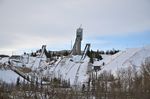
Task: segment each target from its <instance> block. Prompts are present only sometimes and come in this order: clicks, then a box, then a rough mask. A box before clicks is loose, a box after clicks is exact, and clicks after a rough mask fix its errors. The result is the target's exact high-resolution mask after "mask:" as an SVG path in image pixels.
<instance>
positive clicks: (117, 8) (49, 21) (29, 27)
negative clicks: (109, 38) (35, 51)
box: [0, 0, 150, 47]
mask: <svg viewBox="0 0 150 99" xmlns="http://www.w3.org/2000/svg"><path fill="white" fill-rule="evenodd" d="M149 5H150V1H149V0H44V1H41V0H2V1H1V2H0V36H1V37H2V35H4V34H5V36H6V35H9V34H11V36H9V39H7V40H5V39H3V40H1V41H2V42H0V43H1V44H0V45H1V47H4V46H7V45H8V47H9V45H12V46H13V45H14V44H16V46H19V44H20V43H23V44H25V43H26V39H28V40H29V41H32V38H34V39H36V40H37V39H38V41H36V42H39V43H40V41H41V40H45V41H47V42H48V41H50V43H51V42H53V43H55V42H56V41H57V42H56V43H58V41H59V40H64V42H65V41H67V39H69V40H70V39H71V40H72V39H74V36H75V30H76V28H77V27H79V25H80V24H83V28H84V37H85V38H86V37H88V36H91V37H93V36H98V35H118V34H119V35H128V34H129V33H131V32H134V33H136V32H140V31H145V30H150V28H149V27H150V6H149ZM13 35H17V38H21V39H22V41H20V43H18V42H19V40H20V39H17V41H16V40H14V38H16V37H13ZM11 37H12V38H11ZM61 38H62V39H61ZM54 41H55V42H54ZM62 42H63V41H62ZM5 43H6V45H5ZM28 43H29V45H30V46H32V45H33V44H35V43H32V42H31V43H30V42H28ZM36 44H37V43H36ZM63 44H64V43H63ZM24 47H27V44H26V46H24ZM28 47H29V46H28Z"/></svg>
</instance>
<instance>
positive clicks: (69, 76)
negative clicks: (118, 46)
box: [0, 46, 150, 85]
mask: <svg viewBox="0 0 150 99" xmlns="http://www.w3.org/2000/svg"><path fill="white" fill-rule="evenodd" d="M81 57H82V56H81V55H72V56H67V57H59V58H58V59H57V60H56V61H54V60H53V61H51V62H49V63H47V62H46V58H45V56H43V57H42V56H41V57H31V56H30V57H28V56H24V57H23V60H22V63H14V64H16V66H22V65H23V64H24V65H25V66H26V67H28V68H31V69H32V71H35V72H36V76H37V77H38V78H39V79H40V78H41V77H43V76H45V77H50V78H51V77H61V78H62V79H65V80H70V84H71V85H76V84H78V85H79V84H82V83H84V82H86V81H87V79H88V77H89V74H88V71H89V68H91V67H92V65H91V64H90V65H89V57H87V56H86V57H85V59H81ZM102 57H103V59H102V60H100V61H94V63H93V66H102V68H101V69H102V70H101V71H99V72H98V74H100V73H102V72H103V71H111V72H112V73H113V74H114V75H115V73H116V71H117V70H118V69H120V68H128V67H129V66H130V67H132V68H134V69H136V70H138V69H139V68H140V66H141V64H142V63H143V62H144V61H145V59H146V58H147V57H149V59H150V46H146V47H142V48H128V49H126V50H124V51H120V52H119V53H117V54H115V55H102ZM8 60H9V59H8V58H2V59H0V63H1V64H3V63H8ZM103 62H104V65H103ZM18 76H19V75H18V74H16V73H14V72H13V71H11V70H0V79H1V80H4V81H6V82H8V83H11V82H16V79H17V77H18Z"/></svg>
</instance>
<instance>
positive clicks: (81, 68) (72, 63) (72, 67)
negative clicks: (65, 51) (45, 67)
mask: <svg viewBox="0 0 150 99" xmlns="http://www.w3.org/2000/svg"><path fill="white" fill-rule="evenodd" d="M80 59H81V56H80V55H76V56H72V57H70V58H68V57H66V58H64V59H62V60H61V61H60V62H59V64H58V65H57V66H55V68H52V69H53V70H51V71H52V72H53V75H54V76H56V77H62V78H64V79H66V80H70V83H71V84H74V83H75V82H76V83H80V82H83V81H85V80H86V78H87V76H88V75H87V74H86V72H87V66H88V61H89V58H87V57H86V58H85V59H84V60H80Z"/></svg>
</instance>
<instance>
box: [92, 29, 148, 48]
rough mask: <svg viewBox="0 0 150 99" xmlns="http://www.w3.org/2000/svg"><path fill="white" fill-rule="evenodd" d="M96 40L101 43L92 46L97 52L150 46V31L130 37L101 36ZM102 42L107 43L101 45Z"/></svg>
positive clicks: (132, 34) (133, 34) (129, 35)
mask: <svg viewBox="0 0 150 99" xmlns="http://www.w3.org/2000/svg"><path fill="white" fill-rule="evenodd" d="M92 39H93V38H92ZM94 39H95V40H97V41H99V43H95V44H93V45H92V47H93V49H95V50H96V49H102V50H110V49H113V48H114V49H120V50H124V49H125V48H136V47H143V46H147V45H150V31H146V32H142V33H130V34H128V35H114V36H112V35H111V36H99V37H96V38H94ZM93 41H94V40H93ZM101 41H106V43H104V44H102V43H100V42H101Z"/></svg>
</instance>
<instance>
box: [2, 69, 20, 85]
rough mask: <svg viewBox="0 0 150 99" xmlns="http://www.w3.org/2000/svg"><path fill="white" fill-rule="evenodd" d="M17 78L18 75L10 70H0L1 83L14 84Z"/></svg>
mask: <svg viewBox="0 0 150 99" xmlns="http://www.w3.org/2000/svg"><path fill="white" fill-rule="evenodd" d="M17 77H19V75H18V74H16V73H15V72H13V71H11V70H0V80H1V81H4V82H7V83H16V81H17ZM20 79H21V77H20Z"/></svg>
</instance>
